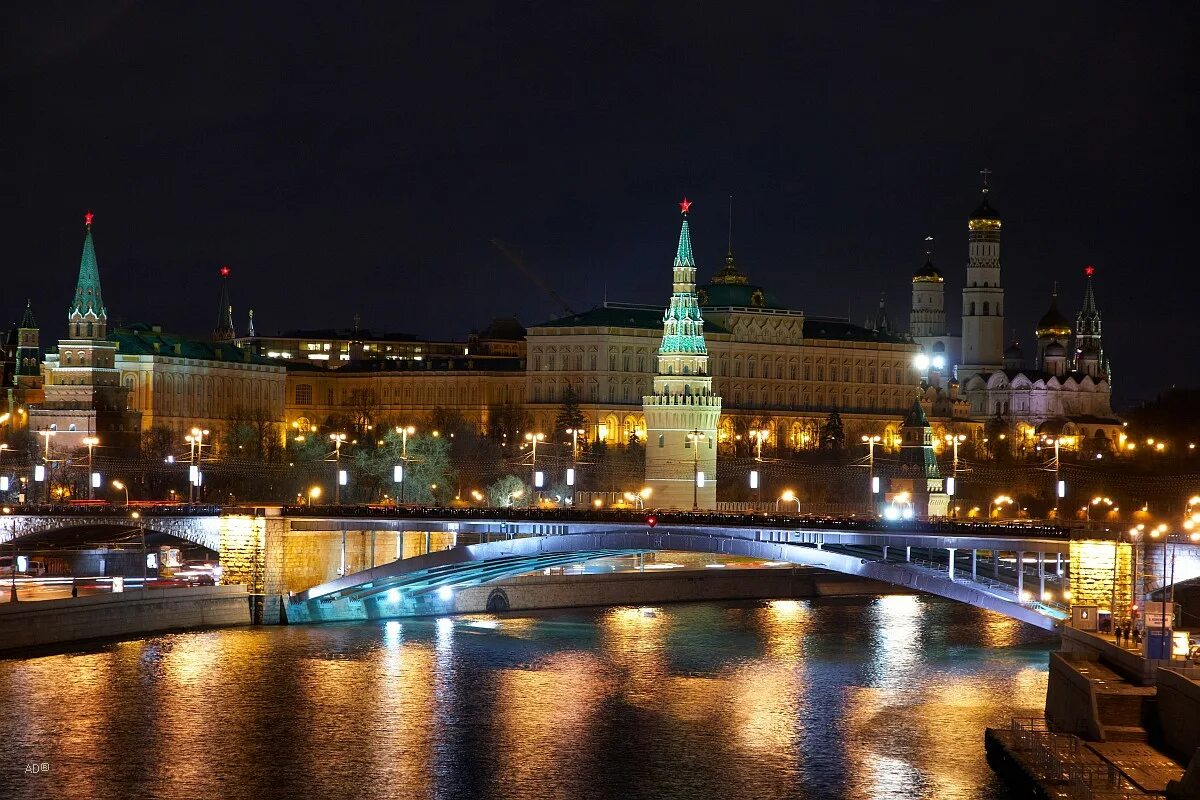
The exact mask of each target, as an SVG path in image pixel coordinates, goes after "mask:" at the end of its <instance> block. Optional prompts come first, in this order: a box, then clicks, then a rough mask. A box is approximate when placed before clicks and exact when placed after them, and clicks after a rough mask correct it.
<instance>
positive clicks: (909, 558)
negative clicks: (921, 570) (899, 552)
mask: <svg viewBox="0 0 1200 800" xmlns="http://www.w3.org/2000/svg"><path fill="white" fill-rule="evenodd" d="M904 560H905V561H912V548H911V547H905V548H904Z"/></svg>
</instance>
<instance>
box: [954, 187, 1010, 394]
mask: <svg viewBox="0 0 1200 800" xmlns="http://www.w3.org/2000/svg"><path fill="white" fill-rule="evenodd" d="M982 174H983V200H982V202H980V204H979V207H978V208H976V209H975V211H974V213H972V214H971V218H970V220H969V221H968V223H967V229H968V231H969V236H968V244H967V256H968V258H967V283H966V286H964V287H963V307H962V347H963V352H962V364H961V365H960V366H959V368H958V379H959V380H960V381H965V380H966V379H967V378H968V377H969V376H971V375H975V374H978V373H980V372H994V371H996V370H998V369H1000V368H1001V365H1002V363H1003V357H1004V290H1003V289H1002V288H1000V215H999V214H997V213H996V211H995V209H993V208H992V207H991V205H990V204H989V203H988V185H987V179H988V175H989V174H990V170H986V169H985V170H983V173H982Z"/></svg>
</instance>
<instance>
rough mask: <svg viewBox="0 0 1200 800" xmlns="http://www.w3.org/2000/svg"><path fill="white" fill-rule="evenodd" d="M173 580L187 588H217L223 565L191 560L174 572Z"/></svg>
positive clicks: (206, 560)
mask: <svg viewBox="0 0 1200 800" xmlns="http://www.w3.org/2000/svg"><path fill="white" fill-rule="evenodd" d="M172 578H174V579H176V580H179V581H182V582H183V585H185V586H216V585H217V584H218V583H220V581H221V565H220V564H219V563H217V562H216V561H213V560H208V559H190V560H188V561H184V562H183V563H182V564H180V565H179V566H178V567H176V568H175V569H174V570H173V571H172Z"/></svg>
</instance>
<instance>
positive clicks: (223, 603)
mask: <svg viewBox="0 0 1200 800" xmlns="http://www.w3.org/2000/svg"><path fill="white" fill-rule="evenodd" d="M249 622H250V604H249V602H248V598H247V595H246V589H245V587H244V586H197V587H192V588H178V589H150V590H147V591H145V592H144V593H143V591H142V590H141V589H133V590H130V591H127V592H119V593H117V594H100V595H91V596H87V597H77V598H72V599H69V600H37V601H25V602H21V603H5V604H3V605H0V650H6V651H10V650H17V649H20V648H28V647H38V646H42V645H56V644H66V643H71V642H80V641H86V640H88V639H99V638H107V637H116V636H129V635H133V634H146V633H159V632H162V631H169V630H178V629H181V628H204V627H223V626H230V625H245V624H248V623H249Z"/></svg>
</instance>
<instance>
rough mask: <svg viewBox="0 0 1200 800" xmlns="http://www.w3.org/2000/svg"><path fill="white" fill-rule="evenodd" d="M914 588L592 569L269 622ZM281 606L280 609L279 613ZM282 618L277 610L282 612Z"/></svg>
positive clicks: (744, 573)
mask: <svg viewBox="0 0 1200 800" xmlns="http://www.w3.org/2000/svg"><path fill="white" fill-rule="evenodd" d="M901 593H909V592H908V591H907V590H904V589H902V588H900V587H895V586H891V585H890V584H884V583H880V582H878V581H873V580H868V579H864V578H858V577H855V576H852V575H842V574H840V573H835V572H829V571H826V570H821V569H812V568H809V567H771V568H742V569H739V568H736V567H729V568H716V569H712V568H701V569H690V570H671V571H665V570H663V571H658V570H654V571H651V570H647V571H645V572H616V573H607V574H590V575H588V574H585V575H526V576H522V577H519V578H510V579H506V580H502V581H496V582H495V583H487V584H481V585H478V586H472V587H469V588H465V589H459V590H457V591H455V592H453V593H452V594H449V596H447V595H446V594H445V593H434V592H430V593H426V594H423V595H418V596H415V597H407V596H404V595H401V594H400V593H392V592H381V593H379V594H375V595H372V596H369V597H364V598H362V599H348V598H347V599H338V600H335V601H333V602H328V603H326V602H320V601H309V602H307V603H294V604H290V605H288V604H286V602H285V600H286V599H285V598H280V599H279V601H278V602H277V603H271V602H269V601H268V602H267V604H266V608H265V609H264V621H265V622H267V623H275V622H276V621H279V622H286V623H302V622H303V623H307V622H346V621H353V620H366V619H387V618H390V617H405V616H428V615H437V614H473V613H482V612H505V611H538V610H544V609H552V608H584V607H589V606H621V605H625V606H628V605H652V604H659V603H689V602H697V601H705V600H782V599H796V600H799V599H811V598H819V597H847V596H854V595H879V594H901ZM272 612H274V613H272ZM277 614H278V615H279V616H276V615H277Z"/></svg>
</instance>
